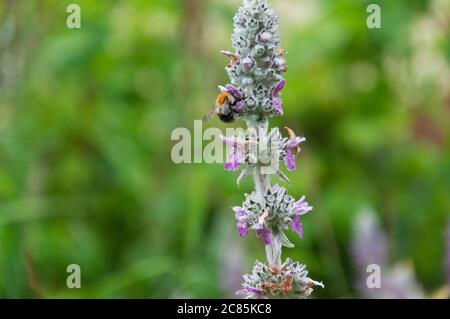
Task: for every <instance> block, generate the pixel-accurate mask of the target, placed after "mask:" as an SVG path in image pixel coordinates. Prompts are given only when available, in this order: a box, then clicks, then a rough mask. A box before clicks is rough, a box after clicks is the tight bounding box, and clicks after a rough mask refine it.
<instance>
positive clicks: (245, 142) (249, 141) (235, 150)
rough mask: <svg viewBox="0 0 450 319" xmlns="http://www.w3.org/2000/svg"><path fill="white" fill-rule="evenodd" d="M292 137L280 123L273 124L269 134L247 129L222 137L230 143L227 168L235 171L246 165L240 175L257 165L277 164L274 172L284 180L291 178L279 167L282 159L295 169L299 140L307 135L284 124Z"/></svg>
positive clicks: (300, 141)
mask: <svg viewBox="0 0 450 319" xmlns="http://www.w3.org/2000/svg"><path fill="white" fill-rule="evenodd" d="M285 129H286V131H287V132H288V135H289V137H283V136H282V135H281V133H280V130H279V129H278V127H275V128H273V129H272V130H271V131H270V132H269V133H268V134H267V136H266V135H265V134H264V132H263V131H262V132H257V131H256V130H247V132H245V133H244V132H242V133H240V134H236V135H235V136H232V137H222V139H223V141H224V143H225V144H226V145H227V146H229V147H231V151H230V153H229V155H228V158H227V160H226V162H225V170H227V171H236V170H238V169H239V168H240V167H241V164H242V165H243V166H244V168H243V171H242V174H241V176H240V178H239V179H238V184H239V182H240V181H241V179H242V178H243V177H245V176H247V175H248V174H249V172H250V169H251V168H253V167H254V166H255V165H260V166H263V167H264V166H272V167H275V169H276V170H275V172H276V173H277V174H278V176H280V178H282V179H283V180H284V181H286V182H289V179H288V178H287V177H286V176H285V175H284V174H283V173H282V172H281V171H280V170H279V165H278V164H279V163H280V162H284V164H285V166H286V168H287V169H288V170H289V171H293V170H295V169H296V167H297V165H296V163H295V157H296V156H297V155H298V154H299V153H300V151H301V148H300V144H301V143H303V142H304V141H305V140H306V139H305V138H304V137H299V136H296V135H295V133H294V131H293V130H291V129H290V128H288V127H285Z"/></svg>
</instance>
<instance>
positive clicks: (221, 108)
mask: <svg viewBox="0 0 450 319" xmlns="http://www.w3.org/2000/svg"><path fill="white" fill-rule="evenodd" d="M233 100H234V97H233V96H232V95H231V94H230V93H228V92H221V93H219V95H218V96H217V98H216V102H215V103H214V108H212V109H210V110H209V111H208V113H206V114H205V116H204V117H203V122H205V123H206V122H207V121H209V120H210V119H211V118H212V117H213V115H214V114H217V116H218V117H219V119H220V120H221V121H222V122H225V123H231V122H234V114H233V111H232V110H231V107H230V104H231V103H233V102H234V101H233Z"/></svg>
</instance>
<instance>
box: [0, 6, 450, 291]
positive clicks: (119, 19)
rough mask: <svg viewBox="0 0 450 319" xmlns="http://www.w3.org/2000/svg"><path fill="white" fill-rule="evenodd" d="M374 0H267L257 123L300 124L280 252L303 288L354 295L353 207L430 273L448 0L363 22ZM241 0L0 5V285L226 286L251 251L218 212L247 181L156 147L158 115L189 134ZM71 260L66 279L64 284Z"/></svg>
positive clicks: (447, 181)
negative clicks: (298, 271) (281, 52)
mask: <svg viewBox="0 0 450 319" xmlns="http://www.w3.org/2000/svg"><path fill="white" fill-rule="evenodd" d="M72 2H75V3H78V4H79V5H80V7H81V10H82V11H81V14H82V28H81V29H79V30H77V29H68V28H67V27H66V18H67V16H68V14H67V13H66V7H67V5H68V4H70V3H72ZM372 2H373V1H349V0H339V1H331V0H321V1H315V0H302V1H299V0H274V1H273V3H274V6H275V8H276V9H277V11H278V13H279V15H280V17H281V25H282V38H283V46H284V47H285V48H287V49H288V55H287V59H288V63H289V72H288V73H287V80H288V82H287V86H286V88H285V90H284V92H283V94H284V95H283V97H284V105H285V106H284V108H285V113H286V116H284V117H280V118H277V119H274V120H273V121H272V125H279V126H284V125H288V126H290V127H292V128H294V129H295V130H296V131H298V132H300V133H301V134H304V135H305V136H306V137H307V143H306V144H305V147H304V150H303V152H302V154H301V156H300V157H299V165H298V166H299V169H298V170H297V171H296V172H295V173H294V174H290V175H289V176H290V178H291V180H292V181H293V184H292V186H291V187H290V192H291V193H292V195H294V196H296V197H298V196H299V195H301V194H305V195H306V196H307V197H308V199H309V202H310V203H312V204H313V205H314V207H315V210H314V211H313V213H312V214H310V215H308V216H306V217H305V218H304V229H305V237H304V239H302V240H298V239H295V238H296V237H295V236H294V235H293V234H292V238H293V239H294V242H295V244H296V247H295V248H294V249H286V250H285V251H284V255H285V256H291V257H293V258H294V259H297V260H299V261H301V262H303V263H305V264H307V266H308V268H309V269H310V272H311V277H312V278H314V279H316V280H322V281H324V283H325V284H326V288H325V289H323V290H320V291H317V292H316V293H315V295H316V297H319V298H320V297H333V298H340V297H358V295H357V294H356V292H355V289H354V279H355V269H353V268H352V263H351V255H350V254H349V247H350V242H349V241H350V239H351V229H352V225H353V222H354V219H355V217H356V215H357V214H358V212H359V211H360V210H361V209H363V208H364V207H371V208H373V209H374V210H376V211H377V212H378V213H379V216H380V218H381V220H382V222H383V225H384V227H385V229H386V231H387V232H388V235H389V240H390V246H391V247H392V251H391V258H392V260H394V261H398V260H408V261H411V262H412V263H413V264H414V266H415V271H416V274H417V278H418V280H419V282H420V283H421V284H422V285H423V287H424V288H425V290H426V291H427V292H429V293H432V292H434V291H435V290H437V289H439V288H441V287H442V286H443V285H444V282H445V280H444V255H445V246H444V228H445V224H446V221H447V219H448V217H449V215H450V150H449V142H450V140H449V137H450V84H449V79H450V71H449V60H450V41H449V39H450V35H449V30H450V28H449V25H450V7H449V2H448V1H446V0H433V1H425V0H421V1H388V0H384V1H381V0H380V1H376V3H378V4H380V5H381V8H382V28H381V29H368V28H367V27H366V18H367V16H368V13H367V12H366V7H367V5H368V4H369V3H372ZM239 4H240V1H239V0H227V1H213V0H207V1H203V0H178V1H175V0H152V1H147V0H131V1H125V0H115V1H109V0H108V1H107V0H99V1H88V0H77V1H69V0H63V1H61V0H33V1H30V0H4V1H1V2H0V297H8V298H12V297H28V298H34V297H47V298H49V297H106V298H110V297H145V298H157V297H213V298H221V297H230V296H233V295H232V291H231V289H232V288H236V287H235V286H236V284H235V283H236V282H239V277H240V275H241V272H248V271H250V269H251V267H252V264H253V261H254V259H255V258H259V259H263V258H264V249H263V246H262V243H260V242H259V241H258V240H257V239H255V238H253V236H249V237H248V238H244V239H238V238H237V237H238V234H237V231H236V230H235V225H234V223H235V222H234V218H233V214H232V211H231V210H230V209H229V208H230V207H231V206H233V205H236V204H239V203H240V202H241V200H242V198H243V192H244V191H247V192H248V191H251V189H252V183H251V181H250V180H249V181H246V182H245V183H244V184H243V186H241V188H240V189H237V188H236V186H235V178H236V176H235V174H231V173H226V172H224V171H223V169H222V166H221V165H219V164H213V165H207V164H191V165H188V164H186V165H175V164H173V163H172V161H171V159H170V151H171V147H172V145H173V144H174V142H172V141H171V139H170V136H171V132H172V130H173V129H174V128H176V127H187V128H189V129H193V121H194V120H195V119H200V118H201V117H202V115H203V114H204V113H205V112H206V110H207V109H208V108H210V107H211V104H212V103H213V101H214V98H215V95H216V92H217V91H216V90H217V85H218V84H224V83H226V81H227V80H228V79H227V76H226V73H225V71H224V69H223V66H224V65H225V64H226V63H227V61H226V59H224V58H223V56H221V55H220V54H219V53H218V52H219V50H220V49H231V43H230V34H231V31H232V16H233V14H234V12H235V10H236V9H237V7H238V5H239ZM216 125H219V127H220V128H225V126H224V125H223V124H219V123H218V121H217V120H213V121H211V123H209V124H208V127H209V126H216ZM240 125H242V123H236V124H235V126H240ZM219 181H220V182H219ZM226 256H228V257H226ZM69 264H79V265H80V266H81V269H82V288H81V289H74V290H70V289H68V288H67V287H66V276H67V275H68V274H67V273H66V266H67V265H69ZM233 285H234V286H233Z"/></svg>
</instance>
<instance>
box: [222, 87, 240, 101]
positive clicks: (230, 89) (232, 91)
mask: <svg viewBox="0 0 450 319" xmlns="http://www.w3.org/2000/svg"><path fill="white" fill-rule="evenodd" d="M226 90H227V92H228V93H230V94H231V95H233V96H234V97H235V98H236V99H238V100H240V99H242V94H241V92H239V91H238V90H237V89H236V88H235V87H234V86H233V85H231V84H227V85H226Z"/></svg>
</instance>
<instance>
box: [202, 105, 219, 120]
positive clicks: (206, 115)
mask: <svg viewBox="0 0 450 319" xmlns="http://www.w3.org/2000/svg"><path fill="white" fill-rule="evenodd" d="M216 109H217V108H216V107H214V108H212V109H210V110H209V111H208V113H206V114H205V116H203V123H206V122H208V121H209V120H210V119H211V118H212V117H213V116H214V114H215V113H216Z"/></svg>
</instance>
